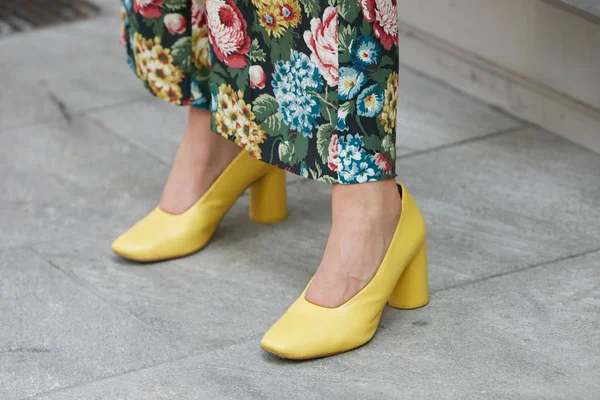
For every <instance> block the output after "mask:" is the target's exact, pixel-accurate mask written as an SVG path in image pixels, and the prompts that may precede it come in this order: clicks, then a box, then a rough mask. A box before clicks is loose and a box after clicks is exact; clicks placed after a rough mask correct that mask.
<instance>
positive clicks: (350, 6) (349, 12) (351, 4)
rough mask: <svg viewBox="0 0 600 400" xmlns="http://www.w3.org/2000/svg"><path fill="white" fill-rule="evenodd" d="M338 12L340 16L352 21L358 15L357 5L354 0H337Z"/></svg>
mask: <svg viewBox="0 0 600 400" xmlns="http://www.w3.org/2000/svg"><path fill="white" fill-rule="evenodd" d="M339 4H340V8H339V10H340V11H339V12H340V15H341V16H342V18H344V19H345V20H346V21H348V22H352V21H354V20H355V19H356V17H358V12H359V11H360V10H359V5H358V1H356V0H339Z"/></svg>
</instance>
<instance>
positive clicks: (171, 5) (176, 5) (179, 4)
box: [165, 0, 190, 11]
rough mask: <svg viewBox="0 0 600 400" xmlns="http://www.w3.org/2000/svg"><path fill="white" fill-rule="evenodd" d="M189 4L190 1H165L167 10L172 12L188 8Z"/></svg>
mask: <svg viewBox="0 0 600 400" xmlns="http://www.w3.org/2000/svg"><path fill="white" fill-rule="evenodd" d="M189 4H190V0H165V8H167V9H169V10H171V11H174V10H178V9H180V8H186V7H188V5H189Z"/></svg>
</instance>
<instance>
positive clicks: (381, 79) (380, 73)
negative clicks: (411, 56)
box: [369, 68, 392, 89]
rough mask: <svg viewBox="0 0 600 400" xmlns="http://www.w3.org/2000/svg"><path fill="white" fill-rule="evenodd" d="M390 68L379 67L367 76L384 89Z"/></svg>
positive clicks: (390, 71)
mask: <svg viewBox="0 0 600 400" xmlns="http://www.w3.org/2000/svg"><path fill="white" fill-rule="evenodd" d="M391 73H392V70H391V69H388V68H379V69H378V70H376V71H375V72H372V73H371V74H370V75H369V77H370V78H371V79H373V80H374V81H375V82H377V83H379V84H380V85H381V86H382V87H383V88H384V89H385V87H386V86H387V80H388V78H389V76H390V75H391Z"/></svg>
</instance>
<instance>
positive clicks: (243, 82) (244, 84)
mask: <svg viewBox="0 0 600 400" xmlns="http://www.w3.org/2000/svg"><path fill="white" fill-rule="evenodd" d="M249 68H250V67H248V66H246V67H244V68H243V69H238V71H239V72H238V73H237V78H236V79H235V85H236V86H237V88H238V90H241V91H242V92H243V91H245V90H246V89H247V88H248V83H249V81H250V75H249V72H248V70H249Z"/></svg>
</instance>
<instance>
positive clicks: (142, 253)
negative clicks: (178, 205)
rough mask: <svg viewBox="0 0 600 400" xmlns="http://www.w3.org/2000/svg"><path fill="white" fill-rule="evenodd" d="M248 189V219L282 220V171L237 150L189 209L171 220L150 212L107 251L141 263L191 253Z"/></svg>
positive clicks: (284, 196) (157, 211)
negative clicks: (225, 166) (233, 157)
mask: <svg viewBox="0 0 600 400" xmlns="http://www.w3.org/2000/svg"><path fill="white" fill-rule="evenodd" d="M248 187H250V218H251V219H252V220H254V221H256V222H260V223H266V224H268V223H274V222H279V221H281V220H283V219H285V218H286V217H287V194H286V184H285V172H284V171H282V170H280V169H278V168H276V167H273V166H270V165H269V164H266V163H264V162H262V161H258V160H256V159H255V158H252V157H251V156H250V155H249V154H248V152H246V151H244V150H242V151H240V154H239V155H237V156H236V158H235V159H234V160H233V161H232V162H231V163H230V164H229V165H228V166H227V168H225V170H224V171H223V172H222V173H221V175H219V177H218V178H217V179H216V180H215V182H214V183H213V184H212V185H211V187H210V188H209V189H208V191H207V192H206V193H205V194H204V195H203V196H202V197H201V198H200V200H198V201H197V202H196V203H195V204H194V205H193V206H192V207H190V208H189V209H188V210H186V211H185V212H183V213H181V214H177V215H173V214H169V213H167V212H165V211H163V210H161V209H160V208H159V207H156V208H155V209H154V211H152V212H151V213H150V214H148V215H147V216H145V217H144V218H143V219H142V220H140V221H139V222H137V223H136V224H135V225H134V226H133V227H132V228H131V229H129V230H128V231H127V232H125V233H124V234H123V235H121V236H120V237H119V238H118V239H117V240H115V241H114V242H113V244H112V249H113V251H114V252H115V253H117V254H119V255H121V256H123V257H125V258H128V259H131V260H136V261H142V262H150V261H160V260H167V259H171V258H177V257H183V256H186V255H189V254H192V253H194V252H196V251H198V250H200V249H201V248H202V247H204V246H205V245H206V244H207V243H208V241H209V240H210V238H211V237H212V235H213V233H214V232H215V230H216V229H217V226H218V225H219V222H220V221H221V218H223V216H224V215H225V213H227V211H228V210H229V208H230V207H231V206H232V205H233V203H235V201H236V200H237V198H238V197H239V196H240V195H241V194H242V193H243V192H244V190H246V189H247V188H248Z"/></svg>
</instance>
